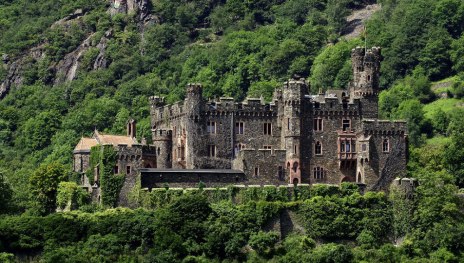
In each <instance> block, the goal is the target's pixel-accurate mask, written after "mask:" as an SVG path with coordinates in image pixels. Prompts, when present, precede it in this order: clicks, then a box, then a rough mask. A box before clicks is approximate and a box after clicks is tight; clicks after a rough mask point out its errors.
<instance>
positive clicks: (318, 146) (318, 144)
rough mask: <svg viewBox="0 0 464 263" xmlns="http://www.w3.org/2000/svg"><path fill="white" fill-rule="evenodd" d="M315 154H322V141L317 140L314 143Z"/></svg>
mask: <svg viewBox="0 0 464 263" xmlns="http://www.w3.org/2000/svg"><path fill="white" fill-rule="evenodd" d="M314 154H316V155H322V144H321V142H319V141H317V142H316V144H315V145H314Z"/></svg>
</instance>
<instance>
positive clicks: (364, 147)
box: [361, 143, 367, 152]
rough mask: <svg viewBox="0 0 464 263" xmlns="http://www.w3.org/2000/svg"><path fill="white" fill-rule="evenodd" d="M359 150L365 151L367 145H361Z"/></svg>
mask: <svg viewBox="0 0 464 263" xmlns="http://www.w3.org/2000/svg"><path fill="white" fill-rule="evenodd" d="M361 148H362V151H363V152H365V151H367V145H366V144H365V143H363V144H362V146H361Z"/></svg>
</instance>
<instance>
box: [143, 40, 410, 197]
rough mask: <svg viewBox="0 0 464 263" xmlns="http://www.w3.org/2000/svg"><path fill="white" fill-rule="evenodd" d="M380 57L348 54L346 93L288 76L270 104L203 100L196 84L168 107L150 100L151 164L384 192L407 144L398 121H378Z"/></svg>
mask: <svg viewBox="0 0 464 263" xmlns="http://www.w3.org/2000/svg"><path fill="white" fill-rule="evenodd" d="M380 53H381V52H380V48H375V47H374V48H372V49H368V50H365V49H364V48H360V47H358V48H355V49H353V50H352V67H353V81H352V82H351V83H350V85H349V87H347V89H346V90H328V91H326V92H325V93H320V94H316V95H311V94H309V87H308V83H307V82H306V81H305V80H304V79H291V80H288V81H287V82H285V83H284V85H283V87H281V88H279V89H276V91H275V93H274V97H273V100H272V102H271V103H264V101H262V99H254V98H247V99H246V100H245V101H243V102H235V101H234V100H233V99H232V98H220V99H219V100H216V101H206V100H204V99H203V97H202V87H201V85H200V84H189V85H188V86H187V91H186V99H185V100H184V101H180V102H178V103H175V104H172V105H166V104H165V102H164V99H163V98H159V97H151V98H150V102H151V122H152V128H153V144H154V147H155V149H156V153H157V160H156V166H155V167H156V168H158V169H171V168H173V169H233V170H240V171H243V173H244V174H245V181H244V182H243V183H244V184H261V185H263V184H276V185H277V184H300V183H309V184H313V183H329V184H339V183H340V182H344V181H347V182H356V183H359V184H365V185H367V188H368V189H371V190H380V189H387V188H388V186H389V184H390V183H391V181H392V180H393V179H394V178H395V177H399V176H402V175H403V174H404V173H405V171H406V162H407V145H408V142H407V126H406V123H405V122H403V121H383V120H378V94H379V71H380V61H381V54H380ZM179 176H181V175H179ZM182 176H184V175H182ZM223 183H224V184H226V183H227V182H223ZM241 183H242V182H241ZM186 185H187V182H186ZM215 185H216V184H215ZM142 187H143V185H142Z"/></svg>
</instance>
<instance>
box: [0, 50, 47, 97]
mask: <svg viewBox="0 0 464 263" xmlns="http://www.w3.org/2000/svg"><path fill="white" fill-rule="evenodd" d="M44 57H45V51H44V45H40V46H37V47H33V48H31V49H30V50H29V51H28V52H27V53H26V54H25V55H23V56H21V57H19V58H18V59H16V60H14V61H11V60H10V58H9V56H8V55H7V54H3V56H2V60H3V63H4V64H3V67H4V68H5V69H6V70H7V75H6V77H5V79H4V80H3V81H2V82H0V99H1V98H3V97H5V95H6V94H7V93H8V91H9V90H10V88H11V87H12V86H20V85H21V84H22V83H23V81H24V78H23V75H22V73H23V71H24V69H25V67H26V66H28V65H29V64H30V63H31V62H30V61H31V60H32V61H37V60H40V59H43V58H44Z"/></svg>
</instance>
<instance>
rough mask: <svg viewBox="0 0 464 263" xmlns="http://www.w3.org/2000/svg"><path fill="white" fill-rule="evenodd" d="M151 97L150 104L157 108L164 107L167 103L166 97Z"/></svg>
mask: <svg viewBox="0 0 464 263" xmlns="http://www.w3.org/2000/svg"><path fill="white" fill-rule="evenodd" d="M149 99H150V105H151V106H152V107H155V108H158V107H162V106H164V104H165V102H164V97H159V96H151V97H150V98H149Z"/></svg>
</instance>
